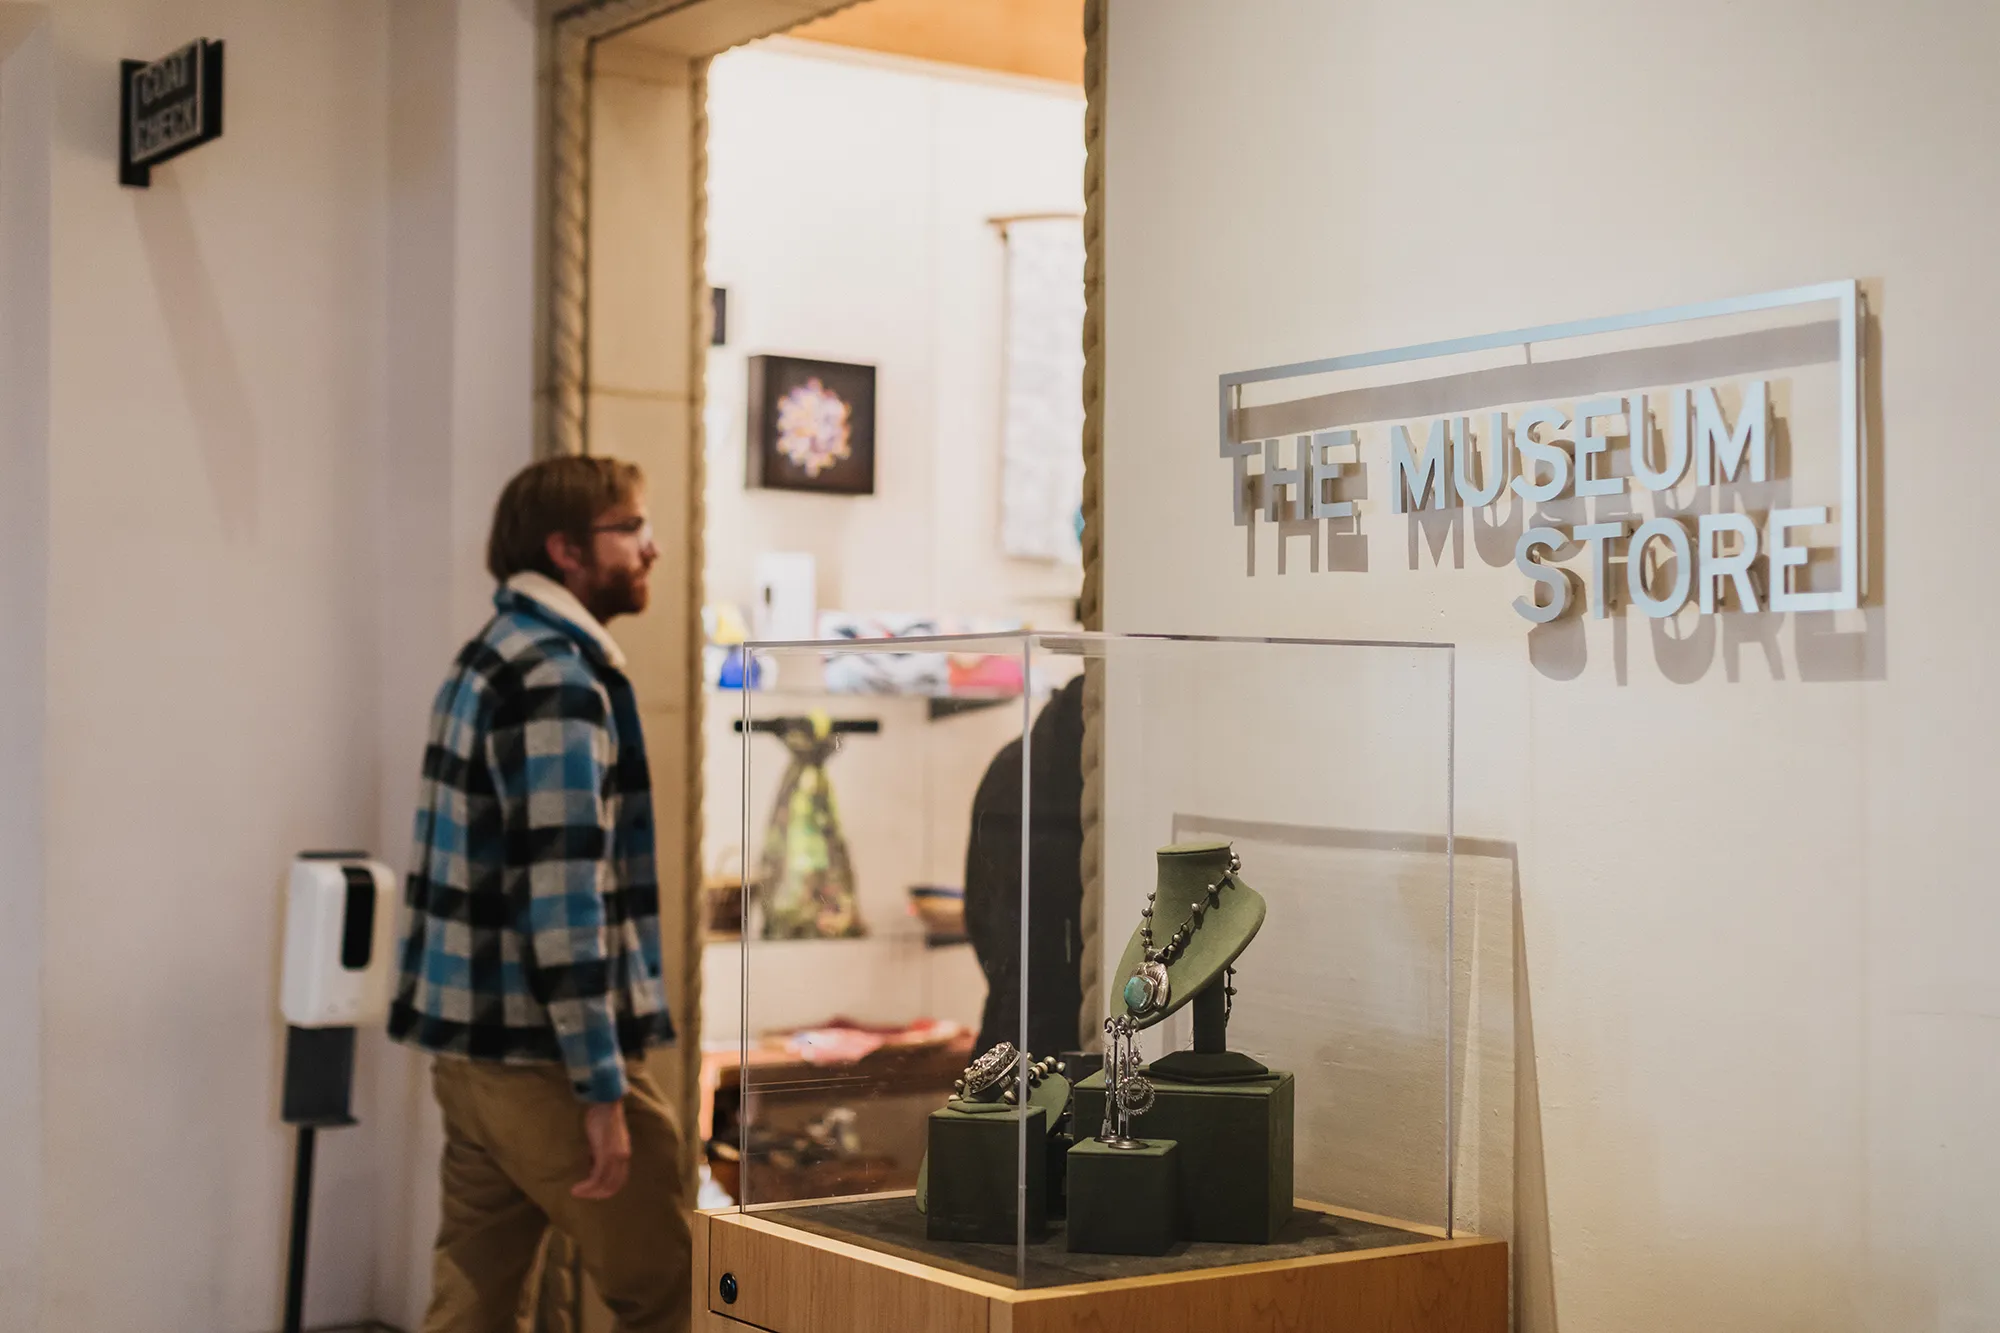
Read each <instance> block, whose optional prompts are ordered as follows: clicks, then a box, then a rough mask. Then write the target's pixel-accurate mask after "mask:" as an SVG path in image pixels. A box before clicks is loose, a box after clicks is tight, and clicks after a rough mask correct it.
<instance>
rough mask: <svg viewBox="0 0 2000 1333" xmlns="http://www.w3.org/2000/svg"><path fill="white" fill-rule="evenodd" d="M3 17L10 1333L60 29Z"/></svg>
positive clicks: (3, 842)
mask: <svg viewBox="0 0 2000 1333" xmlns="http://www.w3.org/2000/svg"><path fill="white" fill-rule="evenodd" d="M43 20H44V15H43V14H42V13H41V11H39V10H38V9H35V8H34V7H31V6H28V5H6V6H0V311H4V312H5V316H4V318H0V400H4V402H5V403H6V410H5V411H4V412H0V533H4V534H6V537H5V541H6V558H5V559H4V560H0V622H4V623H5V624H6V626H7V630H6V632H5V633H4V634H0V1329H4V1330H10V1331H11V1330H14V1329H25V1328H31V1327H33V1325H34V1322H35V1318H36V1314H37V1307H38V1305H39V1303H40V1288H41V1272H40V1264H39V1258H40V1256H39V1253H38V1251H39V1248H40V1236H41V1207H42V1052H41V1045H42V996H41V987H42V911H43V909H42V887H43V876H44V873H45V870H46V859H47V838H46V834H45V828H44V815H45V811H46V800H45V788H46V784H45V771H46V770H45V766H46V762H47V753H46V749H45V744H44V742H45V727H44V722H43V701H44V697H45V694H44V692H45V690H46V687H47V680H48V677H47V668H46V664H47V656H48V614H49V606H48V577H49V570H48V502H49V465H48V458H49V360H48V357H49V141H50V134H49V127H50V109H49V89H50V82H51V78H52V74H53V69H52V65H53V55H52V50H51V47H50V44H49V34H48V25H47V23H46V22H44V21H43Z"/></svg>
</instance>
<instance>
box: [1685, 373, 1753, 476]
mask: <svg viewBox="0 0 2000 1333" xmlns="http://www.w3.org/2000/svg"><path fill="white" fill-rule="evenodd" d="M1770 417H1771V410H1770V395H1769V393H1768V392H1766V389H1765V384H1764V381H1763V380H1751V381H1750V383H1749V384H1748V385H1747V386H1745V388H1744V390H1743V410H1742V411H1741V412H1739V413H1737V414H1736V429H1735V430H1731V429H1730V428H1729V424H1728V422H1726V421H1724V420H1723V417H1722V404H1721V403H1718V402H1717V401H1716V400H1715V390H1714V389H1712V388H1710V387H1709V386H1708V385H1705V384H1704V385H1703V386H1702V387H1700V388H1699V389H1696V390H1695V391H1694V420H1695V428H1694V436H1695V449H1694V479H1695V481H1696V482H1697V483H1698V484H1699V485H1702V486H1713V485H1714V484H1715V474H1716V473H1717V472H1720V473H1721V474H1722V479H1723V480H1724V481H1735V480H1736V474H1737V473H1738V472H1741V471H1742V470H1743V455H1744V454H1745V453H1746V452H1747V453H1748V454H1749V455H1750V480H1752V481H1763V480H1765V479H1766V478H1767V477H1768V475H1769V473H1770V470H1771V469H1770V454H1771V450H1770V438H1771V432H1770V428H1769V427H1770ZM1724 450H1727V452H1726V453H1725V452H1724Z"/></svg>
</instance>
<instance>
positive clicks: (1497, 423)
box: [1451, 412, 1507, 509]
mask: <svg viewBox="0 0 2000 1333" xmlns="http://www.w3.org/2000/svg"><path fill="white" fill-rule="evenodd" d="M1490 420H1491V421H1492V423H1493V424H1492V427H1491V429H1490V430H1489V431H1488V432H1487V436H1488V438H1489V439H1491V440H1492V441H1493V460H1492V461H1491V462H1490V463H1488V464H1487V465H1486V484H1485V485H1484V486H1474V485H1473V484H1472V465H1473V464H1474V463H1476V462H1478V461H1479V446H1478V445H1477V444H1475V443H1474V442H1473V439H1472V420H1471V418H1469V417H1459V418H1457V419H1456V420H1455V421H1454V423H1453V425H1452V437H1453V438H1452V446H1451V454H1452V463H1451V467H1452V480H1453V482H1454V483H1455V484H1456V485H1457V486H1458V499H1459V503H1461V504H1463V505H1466V506H1468V507H1470V508H1473V509H1477V508H1479V507H1480V506H1481V505H1490V504H1492V503H1493V502H1494V501H1495V500H1497V499H1499V498H1500V492H1501V490H1502V489H1504V488H1505V487H1506V485H1507V414H1506V413H1505V412H1495V413H1494V414H1493V415H1492V417H1491V418H1490Z"/></svg>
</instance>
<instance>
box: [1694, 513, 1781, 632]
mask: <svg viewBox="0 0 2000 1333" xmlns="http://www.w3.org/2000/svg"><path fill="white" fill-rule="evenodd" d="M1695 531H1696V533H1697V535H1698V537H1699V545H1698V547H1697V549H1698V550H1699V552H1700V556H1701V613H1702V614H1703V615H1705V616H1712V615H1714V614H1715V581H1716V579H1718V578H1721V577H1723V576H1725V575H1726V576H1727V577H1728V578H1729V579H1731V580H1732V581H1733V582H1734V583H1735V584H1736V602H1737V604H1738V605H1739V606H1741V607H1742V608H1743V609H1744V610H1745V611H1761V610H1763V609H1764V608H1763V607H1761V606H1759V605H1757V585H1756V584H1754V583H1752V582H1751V581H1750V563H1751V561H1753V560H1755V559H1756V558H1757V525H1756V524H1755V523H1752V522H1751V521H1750V516H1749V515H1748V514H1734V513H1722V514H1703V515H1702V516H1701V517H1700V518H1699V519H1697V520H1696V521H1695ZM1725 532H1733V533H1736V534H1737V535H1738V536H1739V537H1741V538H1742V539H1743V540H1742V548H1743V549H1742V550H1740V551H1737V552H1736V553H1735V554H1733V555H1724V554H1722V552H1721V550H1720V549H1719V544H1718V543H1717V541H1716V538H1718V537H1720V536H1721V535H1722V534H1723V533H1725Z"/></svg>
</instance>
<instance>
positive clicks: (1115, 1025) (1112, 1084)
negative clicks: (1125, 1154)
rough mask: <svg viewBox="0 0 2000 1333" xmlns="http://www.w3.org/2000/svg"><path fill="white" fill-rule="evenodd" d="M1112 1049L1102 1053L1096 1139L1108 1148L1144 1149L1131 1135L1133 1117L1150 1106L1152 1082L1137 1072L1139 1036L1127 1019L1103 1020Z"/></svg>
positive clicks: (1150, 1108) (1151, 1103) (1142, 1143)
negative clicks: (1101, 1101)
mask: <svg viewBox="0 0 2000 1333" xmlns="http://www.w3.org/2000/svg"><path fill="white" fill-rule="evenodd" d="M1104 1032H1105V1035H1106V1036H1108V1037H1109V1038H1111V1049H1110V1050H1108V1051H1106V1052H1105V1053H1104V1127H1103V1128H1102V1129H1101V1130H1099V1131H1098V1135H1097V1141H1098V1142H1099V1143H1102V1144H1104V1145H1105V1146H1106V1147H1110V1148H1143V1147H1145V1146H1146V1145H1145V1143H1144V1142H1143V1141H1141V1140H1139V1139H1135V1138H1133V1137H1132V1117H1133V1116H1139V1115H1144V1114H1146V1112H1148V1111H1150V1110H1152V1109H1153V1084H1152V1082H1151V1080H1149V1079H1148V1078H1147V1077H1146V1076H1145V1075H1144V1074H1143V1073H1141V1072H1140V1061H1139V1036H1138V1029H1137V1027H1136V1025H1134V1023H1133V1022H1132V1020H1131V1019H1129V1018H1124V1017H1119V1018H1107V1019H1105V1020H1104Z"/></svg>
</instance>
